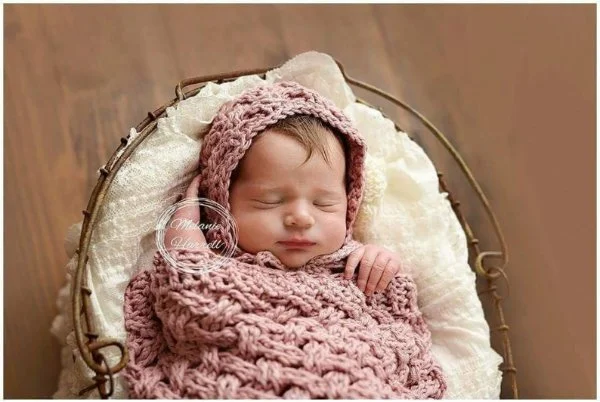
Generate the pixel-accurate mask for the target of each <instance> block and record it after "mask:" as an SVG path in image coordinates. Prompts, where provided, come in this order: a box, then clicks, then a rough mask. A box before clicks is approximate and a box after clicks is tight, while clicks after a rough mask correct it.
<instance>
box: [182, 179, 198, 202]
mask: <svg viewBox="0 0 600 402" xmlns="http://www.w3.org/2000/svg"><path fill="white" fill-rule="evenodd" d="M198 187H200V175H197V176H196V177H194V179H193V180H192V182H191V183H190V185H189V186H188V188H187V190H186V192H185V198H198Z"/></svg>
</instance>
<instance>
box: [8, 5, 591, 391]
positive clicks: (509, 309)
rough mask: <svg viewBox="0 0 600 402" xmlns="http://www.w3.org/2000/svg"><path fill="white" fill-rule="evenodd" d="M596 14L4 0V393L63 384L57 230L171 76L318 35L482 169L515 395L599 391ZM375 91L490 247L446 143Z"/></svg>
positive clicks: (563, 8)
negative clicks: (501, 241) (504, 277)
mask: <svg viewBox="0 0 600 402" xmlns="http://www.w3.org/2000/svg"><path fill="white" fill-rule="evenodd" d="M99 22H102V23H100V24H99ZM595 26H596V20H595V7H594V6H593V5H573V6H571V5H367V4H360V5H281V4H278V5H16V4H12V5H5V6H4V38H5V70H4V88H5V112H6V113H5V125H4V133H5V135H4V146H5V148H4V149H5V159H4V168H5V172H6V174H5V214H4V216H5V267H6V268H5V288H4V301H5V320H4V322H5V327H4V337H5V348H4V350H5V357H4V372H5V378H4V380H5V382H4V384H5V388H4V389H5V396H6V397H8V398H41V397H48V396H51V395H52V393H53V392H54V391H55V390H56V386H57V381H58V374H59V370H60V357H59V345H58V343H57V342H56V340H55V339H53V337H52V336H51V335H50V333H49V328H50V325H51V322H52V319H53V318H54V316H55V315H56V313H57V309H56V306H55V300H56V295H57V292H58V289H59V288H60V287H61V286H63V284H64V280H65V264H66V261H67V259H66V254H65V252H64V246H63V241H64V240H63V239H64V236H65V233H66V230H67V228H68V227H69V225H70V224H72V223H74V222H76V221H78V220H80V219H81V210H82V209H83V208H84V207H85V205H86V203H87V200H88V197H89V195H90V193H91V190H92V188H93V186H94V184H95V182H96V180H97V173H96V170H97V169H98V168H99V167H100V166H102V165H103V164H104V162H105V161H106V160H107V159H108V157H109V156H110V154H111V153H112V152H113V150H114V149H115V148H116V147H117V145H118V142H119V138H120V137H121V136H123V135H126V134H127V133H128V130H129V128H131V127H133V126H135V125H136V124H137V123H139V122H140V121H141V120H142V119H143V118H144V117H145V115H146V113H147V112H148V111H150V110H154V109H155V108H156V107H157V106H159V105H162V104H163V103H165V102H166V101H167V100H168V99H170V98H172V96H173V94H174V92H173V90H174V88H175V85H176V84H177V82H179V81H180V80H181V79H184V78H189V77H193V76H199V75H205V74H213V73H220V72H227V71H235V70H241V69H247V68H254V67H266V66H271V65H277V64H280V63H282V62H284V61H285V60H287V59H288V58H290V57H292V56H294V55H296V54H298V53H301V52H304V51H307V50H318V51H322V52H325V53H328V54H330V55H332V56H334V57H335V58H337V59H338V60H340V61H341V62H343V63H344V65H345V66H346V69H347V71H348V73H349V74H350V75H351V76H353V77H355V78H358V79H360V80H363V81H366V82H369V83H371V84H373V85H376V86H378V87H380V88H383V89H385V90H387V91H389V92H391V93H393V94H395V95H397V96H399V97H400V98H401V99H403V100H405V101H407V102H408V103H409V104H410V105H412V106H413V107H415V108H416V109H417V110H419V111H420V112H422V113H423V114H424V115H425V116H427V117H428V118H429V119H430V120H431V121H432V122H433V123H434V124H436V126H437V127H438V128H440V129H441V130H442V131H443V132H444V133H445V134H446V135H447V136H448V137H449V138H450V139H451V140H452V142H453V143H454V144H455V145H456V147H457V148H458V149H459V151H460V152H461V154H462V155H463V157H464V158H465V159H466V161H467V163H469V165H470V166H471V168H472V169H473V171H474V172H475V175H476V178H477V179H478V180H479V182H480V183H481V185H482V187H483V189H484V191H485V192H486V194H487V195H488V197H489V198H490V200H491V203H492V206H493V208H494V211H495V212H496V214H497V215H498V219H499V220H500V223H501V225H502V228H503V229H504V232H505V235H506V239H507V242H508V246H509V251H510V263H509V267H508V275H509V277H510V291H511V293H510V297H509V298H508V299H507V300H505V302H504V303H505V306H506V312H505V313H506V319H507V321H508V323H509V325H510V327H511V336H512V343H513V351H514V358H515V363H516V366H517V368H518V370H519V372H518V379H519V387H520V390H521V397H525V398H595V396H596V380H595V379H596V371H595V370H596V366H595V356H596V343H595V339H596V321H595V318H596V303H595V293H596V286H595V284H596V271H595V251H594V250H595V247H594V245H595V169H594V167H595V149H596V137H595V123H596V121H595V110H596V103H595V88H596V81H595V68H596V63H595V46H596V42H595V35H594V33H595ZM357 93H358V94H359V95H361V96H364V97H365V98H366V99H367V100H369V101H374V100H375V99H376V98H374V97H370V96H368V95H367V96H365V93H364V91H361V90H357ZM381 105H382V106H383V107H384V110H385V111H386V112H387V113H388V114H389V115H390V116H391V117H393V118H395V119H397V120H398V121H399V122H400V124H401V126H403V127H404V128H406V129H407V130H408V131H409V134H411V135H412V136H415V137H416V138H417V140H418V141H419V143H420V144H421V145H422V146H423V147H424V148H425V149H426V150H427V152H428V153H429V155H430V156H431V157H432V159H433V160H434V161H435V162H436V166H437V167H438V170H440V171H442V172H444V173H445V174H446V175H447V176H446V177H447V180H448V182H449V184H450V186H451V189H452V191H453V193H454V194H455V195H456V197H457V198H458V199H459V200H460V201H461V202H462V204H463V206H464V208H465V209H464V211H465V213H466V214H467V216H468V218H469V220H470V222H471V224H472V226H473V229H474V230H475V232H476V233H477V235H478V237H479V238H480V239H481V242H482V246H483V248H484V249H485V248H491V249H494V248H495V247H496V244H495V243H494V239H493V237H492V236H491V232H490V229H491V226H490V225H489V223H488V222H487V221H486V219H485V215H484V213H483V210H482V209H481V208H480V207H479V206H478V205H477V204H476V203H475V202H474V200H475V198H474V193H473V192H472V191H471V190H470V189H469V188H468V185H467V182H466V181H465V180H464V178H462V177H461V176H460V174H458V170H457V169H456V167H455V165H454V164H453V163H452V161H451V159H450V158H449V156H448V155H447V154H446V153H445V152H444V151H443V150H442V148H441V147H439V146H438V145H437V144H436V142H435V141H434V139H433V137H432V136H431V135H430V134H428V133H427V132H426V130H425V129H424V128H423V127H422V126H421V125H419V124H418V123H417V122H416V121H415V120H414V119H410V118H409V116H408V114H407V113H406V112H402V111H398V110H396V109H395V108H393V107H391V106H390V105H389V104H381ZM484 306H485V308H486V310H487V311H488V313H489V312H490V311H491V310H490V307H491V306H490V305H489V303H486V302H484ZM493 341H494V344H495V345H496V346H499V343H498V339H496V338H495V337H494V338H493ZM507 391H508V389H507V388H505V389H504V395H508V392H507Z"/></svg>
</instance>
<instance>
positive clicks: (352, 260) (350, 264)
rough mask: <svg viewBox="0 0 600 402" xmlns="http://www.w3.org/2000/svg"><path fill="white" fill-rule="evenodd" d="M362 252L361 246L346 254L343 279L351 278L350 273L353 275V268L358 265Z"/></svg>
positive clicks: (363, 250)
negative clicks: (346, 259) (348, 254)
mask: <svg viewBox="0 0 600 402" xmlns="http://www.w3.org/2000/svg"><path fill="white" fill-rule="evenodd" d="M364 253H365V247H364V246H363V247H360V248H358V249H356V250H354V251H353V252H352V253H351V254H350V256H348V261H346V269H345V270H344V279H350V278H352V275H354V270H355V269H356V267H357V266H358V263H359V262H360V259H361V258H362V256H363V255H364Z"/></svg>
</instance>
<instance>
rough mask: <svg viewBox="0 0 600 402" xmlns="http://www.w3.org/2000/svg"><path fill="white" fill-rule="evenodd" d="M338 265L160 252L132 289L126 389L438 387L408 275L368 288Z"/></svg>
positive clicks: (225, 393) (416, 393)
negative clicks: (370, 291) (196, 269)
mask: <svg viewBox="0 0 600 402" xmlns="http://www.w3.org/2000/svg"><path fill="white" fill-rule="evenodd" d="M169 252H170V253H171V256H172V257H173V258H175V259H177V260H178V261H182V262H184V263H190V262H191V263H200V262H202V261H203V258H207V257H204V255H203V254H202V253H201V252H199V251H194V250H170V251H169ZM342 275H343V265H340V266H339V267H338V269H333V270H332V269H331V267H328V268H327V267H310V268H307V269H306V270H297V271H293V270H292V271H283V270H277V269H271V268H268V267H264V266H258V265H252V264H247V263H242V262H240V261H237V260H234V259H232V260H231V264H228V265H227V266H223V267H221V268H219V269H217V270H214V271H212V272H210V273H206V274H190V273H185V272H182V271H180V270H178V269H176V268H174V267H172V266H171V265H170V264H168V263H166V262H165V260H164V258H163V257H162V256H161V255H160V254H159V253H158V252H157V253H156V255H155V258H154V269H152V270H147V271H142V272H140V273H139V274H138V275H136V276H135V277H134V279H133V280H132V281H131V282H130V284H129V285H128V287H127V290H126V293H125V307H124V308H125V327H126V330H127V348H128V350H129V354H130V355H129V357H130V360H129V363H128V365H127V367H126V369H125V374H124V375H125V379H126V380H127V383H128V387H129V396H130V398H169V399H172V398H203V399H206V398H210V399H223V398H232V399H233V398H235V399H242V398H243V399H271V398H286V399H297V398H302V399H316V398H328V399H338V398H342V399H355V398H368V399H384V398H385V399H387V398H394V399H397V398H402V399H427V398H435V399H440V398H442V397H443V396H444V392H445V390H446V382H445V380H444V377H443V374H442V372H441V369H440V367H439V365H438V364H437V363H436V362H435V361H434V359H433V357H432V354H431V350H430V348H431V335H430V332H429V330H428V329H427V327H426V325H425V322H424V320H423V317H422V315H421V313H420V312H419V310H418V308H417V303H416V301H417V292H416V287H415V284H414V282H413V281H412V279H411V278H410V277H409V276H407V275H402V276H398V277H396V278H395V279H393V280H392V282H391V283H390V285H389V286H388V288H387V289H386V290H385V291H383V292H378V293H375V294H374V295H373V296H370V297H368V296H365V294H364V293H363V292H362V291H360V289H359V288H358V287H357V286H356V285H355V283H356V281H355V279H352V280H345V279H343V276H342Z"/></svg>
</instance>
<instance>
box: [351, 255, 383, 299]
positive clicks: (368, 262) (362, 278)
mask: <svg viewBox="0 0 600 402" xmlns="http://www.w3.org/2000/svg"><path fill="white" fill-rule="evenodd" d="M377 254H378V250H377V249H375V248H366V249H365V254H364V256H363V257H362V260H361V261H360V270H359V271H358V281H357V282H356V285H357V286H358V288H359V289H360V290H361V291H362V292H364V291H365V286H366V285H367V279H369V273H370V272H371V267H372V266H373V263H374V262H375V258H376V257H377Z"/></svg>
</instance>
